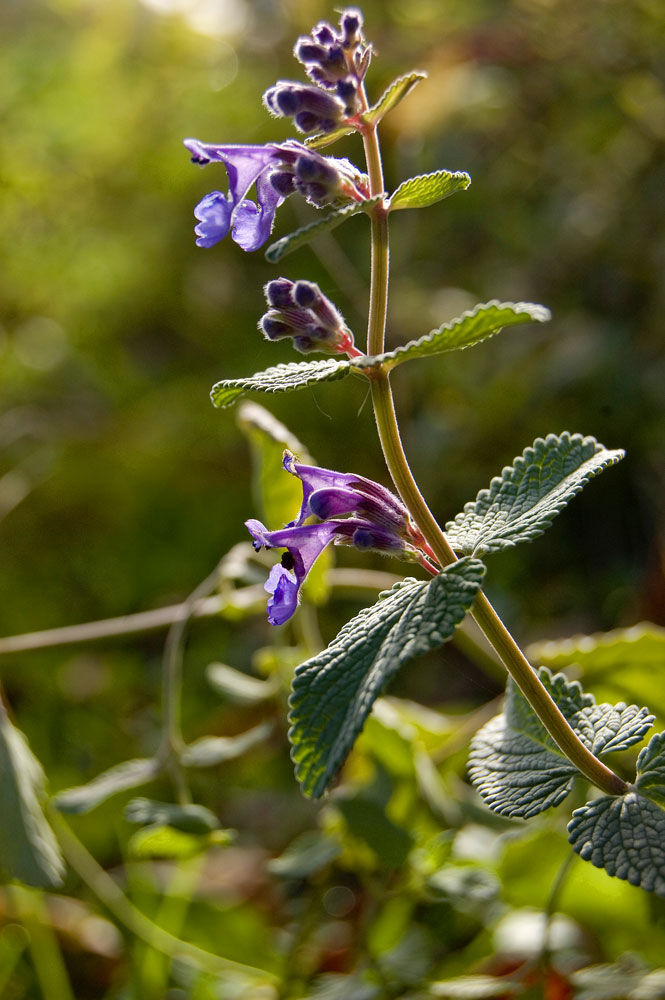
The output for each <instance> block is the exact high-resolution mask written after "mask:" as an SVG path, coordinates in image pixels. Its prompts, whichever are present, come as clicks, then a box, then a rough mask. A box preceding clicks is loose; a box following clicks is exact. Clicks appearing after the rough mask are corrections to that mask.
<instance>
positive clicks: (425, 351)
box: [354, 300, 550, 368]
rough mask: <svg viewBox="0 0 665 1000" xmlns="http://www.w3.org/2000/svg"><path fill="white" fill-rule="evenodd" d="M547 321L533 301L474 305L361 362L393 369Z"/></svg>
mask: <svg viewBox="0 0 665 1000" xmlns="http://www.w3.org/2000/svg"><path fill="white" fill-rule="evenodd" d="M549 319H550V311H549V309H546V308H545V307H544V306H539V305H536V304H535V303H533V302H499V301H497V300H493V301H491V302H485V303H483V304H480V305H477V306H475V307H474V308H473V309H471V310H469V311H468V312H465V313H462V315H461V316H460V317H459V318H457V319H452V320H450V322H448V323H444V324H443V325H442V326H440V327H438V328H437V329H436V330H432V331H430V333H427V334H425V336H424V337H420V338H419V339H418V340H411V341H409V343H408V344H403V345H401V346H400V347H396V348H395V350H394V351H388V352H387V353H385V354H378V355H376V356H374V357H371V358H369V359H368V361H364V362H363V363H364V364H365V365H366V366H371V365H377V364H384V365H386V366H387V367H389V368H394V367H395V365H399V364H401V363H402V362H403V361H411V360H412V359H414V358H427V357H431V356H432V355H434V354H445V353H447V352H448V351H460V350H463V349H464V348H465V347H472V346H473V345H474V344H479V343H481V341H483V340H487V338H488V337H493V336H494V335H495V334H497V333H499V332H500V330H502V329H503V327H507V326H517V325H519V324H522V323H534V322H535V323H545V322H546V321H547V320H549ZM354 364H356V365H358V366H360V364H361V360H360V359H358V360H357V361H355V362H354Z"/></svg>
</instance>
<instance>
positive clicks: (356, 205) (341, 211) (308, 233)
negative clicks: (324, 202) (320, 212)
mask: <svg viewBox="0 0 665 1000" xmlns="http://www.w3.org/2000/svg"><path fill="white" fill-rule="evenodd" d="M383 198H384V195H383V194H380V195H377V196H376V197H374V198H367V199H365V201H353V202H351V203H350V204H349V205H343V206H342V208H336V209H335V210H334V211H333V212H329V213H328V214H327V215H325V216H324V217H323V218H322V219H316V220H315V221H314V222H310V223H309V225H307V226H302V228H301V229H296V231H295V232H293V233H289V234H288V236H282V238H281V239H279V240H277V242H276V243H271V244H270V246H269V247H268V249H267V250H266V252H265V257H266V260H268V261H270V263H271V264H276V263H277V262H278V261H279V260H281V259H282V257H286V255H287V254H290V253H293V251H294V250H297V249H298V248H299V247H301V246H304V245H305V244H306V243H309V242H310V240H313V239H314V238H315V237H316V236H320V235H321V234H322V233H327V232H330V230H331V229H336V228H337V226H339V225H340V224H341V223H342V222H345V221H346V219H350V218H351V216H352V215H358V213H359V212H367V211H368V210H369V209H370V208H373V207H374V205H378V203H379V202H380V201H382V200H383Z"/></svg>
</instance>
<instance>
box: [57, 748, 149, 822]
mask: <svg viewBox="0 0 665 1000" xmlns="http://www.w3.org/2000/svg"><path fill="white" fill-rule="evenodd" d="M159 771H160V765H159V764H158V762H157V761H156V760H154V759H153V758H152V757H150V758H137V759H135V760H125V761H123V763H122V764H117V765H116V766H115V767H111V768H109V770H108V771H103V772H102V774H98V775H97V777H96V778H93V779H92V781H89V782H88V783H87V784H86V785H77V786H76V787H75V788H66V789H65V790H64V791H62V792H58V794H57V795H56V797H55V800H54V801H55V805H56V807H57V808H58V809H59V810H60V812H64V813H87V812H90V810H91V809H94V808H95V807H96V806H98V805H100V803H102V802H105V801H106V799H110V798H111V796H113V795H117V794H118V793H119V792H124V791H126V790H127V789H128V788H138V786H139V785H147V784H148V782H149V781H152V780H153V778H155V777H156V776H157V775H158V774H159Z"/></svg>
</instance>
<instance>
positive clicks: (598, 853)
mask: <svg viewBox="0 0 665 1000" xmlns="http://www.w3.org/2000/svg"><path fill="white" fill-rule="evenodd" d="M647 749H648V748H647ZM568 840H569V841H570V843H571V845H572V848H573V850H574V851H575V852H576V853H577V854H579V856H580V857H581V858H583V859H584V860H585V861H590V862H591V864H592V865H595V866H596V868H604V869H605V871H606V872H607V874H608V875H614V876H616V878H620V879H625V880H626V881H627V882H630V884H631V885H636V886H639V887H640V888H642V889H646V890H647V892H655V893H656V894H657V895H659V896H665V812H664V811H663V810H662V809H661V807H660V806H659V805H656V803H655V802H653V801H652V800H651V799H648V798H646V797H645V796H644V795H640V794H639V793H638V792H629V793H628V794H627V795H620V796H612V795H603V796H601V798H598V799H594V800H593V801H592V802H587V803H586V805H583V806H582V807H581V809H576V810H575V812H574V813H573V818H572V819H571V821H570V823H569V824H568Z"/></svg>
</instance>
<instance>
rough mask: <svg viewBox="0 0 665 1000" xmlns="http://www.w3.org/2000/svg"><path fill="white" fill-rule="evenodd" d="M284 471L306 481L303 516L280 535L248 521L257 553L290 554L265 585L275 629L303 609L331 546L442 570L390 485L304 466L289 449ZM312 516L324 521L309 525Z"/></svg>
mask: <svg viewBox="0 0 665 1000" xmlns="http://www.w3.org/2000/svg"><path fill="white" fill-rule="evenodd" d="M284 468H285V469H286V470H287V472H290V473H291V474H292V475H294V476H297V478H298V479H300V481H301V483H302V490H303V498H302V505H301V507H300V513H299V514H298V517H297V518H296V519H295V521H291V523H290V524H288V525H286V527H284V528H280V529H278V530H277V531H268V529H267V528H266V527H265V525H263V524H262V523H261V521H257V520H255V519H250V520H249V521H245V525H246V526H247V528H248V530H249V533H250V534H251V536H252V538H253V540H254V543H253V544H254V548H255V549H256V550H257V552H258V551H259V550H260V549H261V548H266V549H272V548H283V549H285V550H286V551H285V552H284V554H283V555H282V559H281V562H279V563H277V564H276V565H275V566H273V568H272V570H271V571H270V575H269V577H268V580H267V582H266V584H265V589H266V591H267V593H269V594H270V595H271V597H270V600H269V601H268V621H269V622H270V624H271V625H283V624H284V622H286V621H288V620H289V618H290V617H291V615H292V614H293V613H294V611H295V610H296V608H297V606H298V598H299V593H300V588H301V586H302V584H303V582H304V580H305V578H306V576H307V574H308V573H309V571H310V570H311V568H312V566H313V565H314V563H315V562H316V560H317V559H318V557H319V556H320V554H321V553H322V552H323V550H324V549H325V548H326V546H328V545H329V544H330V543H331V542H333V543H335V544H337V545H353V546H355V548H357V549H361V550H367V549H371V550H373V551H376V552H383V553H385V554H388V555H397V556H400V557H401V558H402V559H408V560H412V561H413V560H415V561H417V562H420V563H421V564H422V565H423V566H426V568H427V569H428V570H429V571H430V572H436V569H435V567H434V566H433V565H432V564H431V562H430V561H429V560H428V558H427V556H426V555H425V552H424V550H423V544H424V540H423V538H422V535H421V533H420V531H419V530H418V528H417V527H416V526H415V525H414V524H413V522H412V521H411V519H410V517H409V514H408V511H407V510H406V508H405V507H404V505H403V504H402V502H401V500H399V499H398V498H397V497H396V496H395V495H394V494H393V493H391V492H390V491H389V490H387V489H386V488H385V487H384V486H381V485H380V484H379V483H375V482H372V480H371V479H365V478H364V477H363V476H357V475H354V474H353V473H345V472H334V471H333V470H332V469H320V468H318V467H317V466H313V465H302V464H301V463H300V462H298V461H297V460H296V458H295V457H294V455H292V454H291V452H289V451H285V452H284ZM312 517H315V518H317V519H318V520H317V521H316V522H314V523H309V522H310V518H312ZM306 522H307V523H306Z"/></svg>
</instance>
